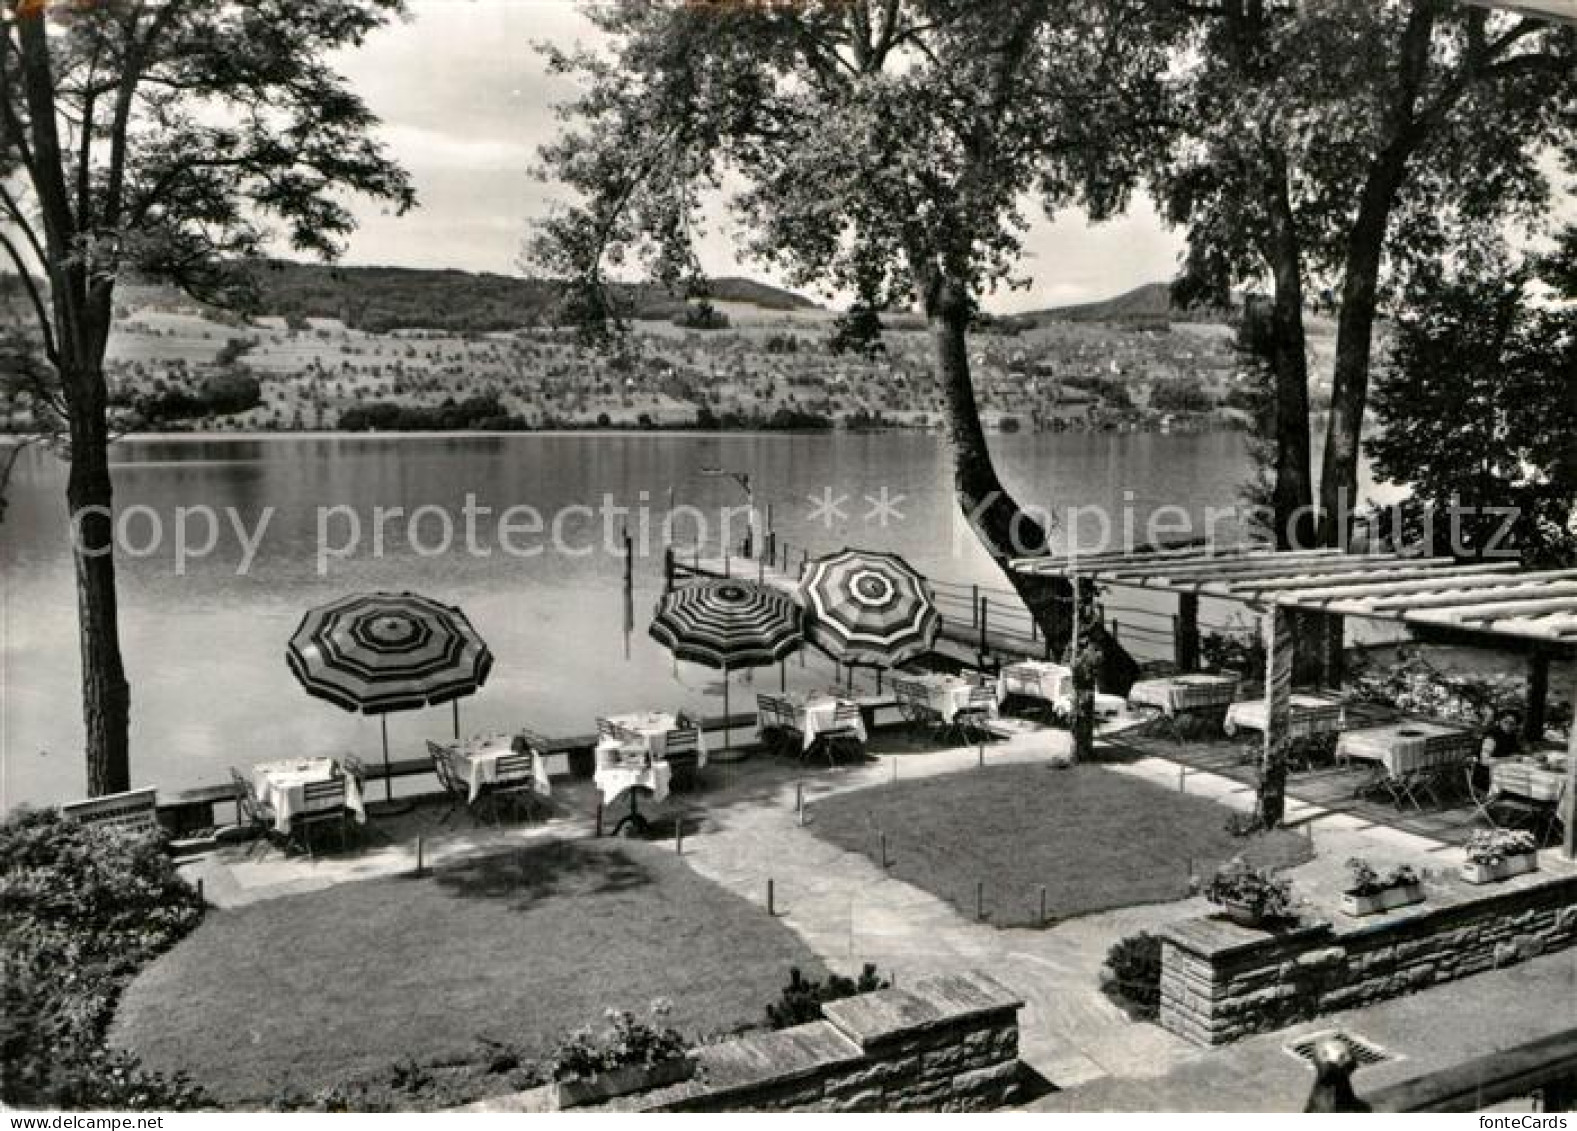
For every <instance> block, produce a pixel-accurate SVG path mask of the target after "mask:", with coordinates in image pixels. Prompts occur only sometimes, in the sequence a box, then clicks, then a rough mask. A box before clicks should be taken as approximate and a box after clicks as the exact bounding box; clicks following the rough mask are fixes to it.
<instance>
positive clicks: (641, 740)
mask: <svg viewBox="0 0 1577 1131" xmlns="http://www.w3.org/2000/svg"><path fill="white" fill-rule="evenodd" d="M608 721H609V722H610V723H613V724H614V725H615V726H617V727H619V728H620V729H621V730H623V731H627V732H629V733H630V734H631V735H634V736H635V737H634V739H633V740H632V739H620V738H618V737H616V736H612V735H604V736H603V737H602V738H600V739H598V741H597V752H598V754H599V755H600V754H601V753H602V752H603V751H605V750H615V749H625V748H629V749H634V750H638V751H640V752H641V753H643V754H650V755H651V756H652V760H653V761H661V760H662V759H663V758H664V757H666V755H667V752H668V735H669V734H670V733H671V732H673V731H675V730H678V729H679V716H678V715H676V714H675V713H674V712H672V711H633V712H631V713H630V714H627V715H610V716H609V717H608ZM599 764H600V761H599ZM696 764H697V765H698V766H702V767H704V766H705V765H706V735H705V734H704V733H697V734H696Z"/></svg>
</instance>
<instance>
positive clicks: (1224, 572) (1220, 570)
mask: <svg viewBox="0 0 1577 1131" xmlns="http://www.w3.org/2000/svg"><path fill="white" fill-rule="evenodd" d="M1433 560H1442V559H1433ZM1450 560H1451V559H1449V558H1446V559H1443V561H1444V562H1450ZM1394 568H1396V561H1395V559H1392V558H1383V559H1375V561H1374V563H1373V564H1372V565H1370V564H1367V563H1366V562H1365V561H1364V560H1363V559H1355V558H1343V557H1324V558H1293V557H1287V556H1284V555H1279V554H1278V555H1276V556H1275V557H1266V558H1263V559H1254V560H1249V559H1243V560H1239V561H1233V562H1190V563H1188V564H1187V565H1179V566H1176V567H1172V568H1167V569H1150V568H1139V569H1128V568H1126V567H1125V568H1122V569H1109V570H1101V571H1098V572H1095V573H1092V574H1091V576H1093V577H1095V578H1097V579H1100V578H1109V579H1111V580H1114V581H1117V580H1121V579H1123V578H1126V577H1130V576H1148V577H1155V578H1159V579H1162V580H1171V581H1176V580H1185V579H1188V578H1194V577H1202V578H1207V579H1210V580H1213V581H1215V582H1217V583H1219V584H1221V585H1228V584H1231V583H1233V582H1239V581H1248V580H1251V579H1255V578H1263V579H1267V580H1269V579H1285V580H1288V581H1292V580H1296V579H1297V578H1300V577H1310V578H1316V577H1323V576H1326V575H1329V574H1338V573H1362V572H1366V571H1378V570H1383V569H1394Z"/></svg>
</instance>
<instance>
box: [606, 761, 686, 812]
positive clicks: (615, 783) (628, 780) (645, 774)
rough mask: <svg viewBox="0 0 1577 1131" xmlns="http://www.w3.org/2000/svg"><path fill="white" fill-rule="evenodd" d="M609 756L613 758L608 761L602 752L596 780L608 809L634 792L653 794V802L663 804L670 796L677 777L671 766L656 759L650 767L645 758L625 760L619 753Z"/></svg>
mask: <svg viewBox="0 0 1577 1131" xmlns="http://www.w3.org/2000/svg"><path fill="white" fill-rule="evenodd" d="M606 753H607V754H610V755H612V757H611V758H610V759H609V760H607V761H604V752H601V751H599V753H598V756H597V772H596V774H595V776H594V777H593V778H592V780H593V781H594V782H595V783H596V785H597V792H598V793H600V794H602V803H603V804H604V805H611V804H612V803H613V802H614V800H615V799H617V798H618V797H619V796H620V795H622V794H624V793H626V792H628V791H629V790H632V789H644V790H648V791H650V793H651V795H652V800H653V801H662V800H663V799H664V798H666V797H667V796H668V782H669V779H670V778H672V777H673V767H672V766H670V765H669V764H668V763H667V762H664V761H662V760H661V759H659V758H654V759H653V760H652V761H651V763H650V764H647V762H646V759H645V757H644V756H641V757H639V758H637V757H633V756H625V757H623V758H621V757H620V756H619V753H618V751H608V752H606Z"/></svg>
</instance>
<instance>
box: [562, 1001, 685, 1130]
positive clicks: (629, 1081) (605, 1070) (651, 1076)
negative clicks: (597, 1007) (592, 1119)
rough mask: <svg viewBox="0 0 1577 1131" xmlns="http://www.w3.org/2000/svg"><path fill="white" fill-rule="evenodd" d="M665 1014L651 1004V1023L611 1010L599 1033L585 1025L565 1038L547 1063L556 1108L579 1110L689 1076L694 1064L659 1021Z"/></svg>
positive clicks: (664, 1009) (659, 1006)
mask: <svg viewBox="0 0 1577 1131" xmlns="http://www.w3.org/2000/svg"><path fill="white" fill-rule="evenodd" d="M669 1009H670V1006H669V1005H668V1003H666V1002H663V1001H656V1002H653V1003H652V1007H651V1017H652V1020H651V1021H643V1020H641V1019H640V1018H638V1017H636V1016H635V1014H633V1013H630V1012H629V1011H627V1010H619V1009H610V1010H608V1011H607V1013H606V1014H605V1016H606V1018H607V1021H608V1024H607V1026H606V1027H605V1028H603V1029H602V1030H601V1031H600V1032H599V1031H596V1030H593V1029H592V1028H590V1027H589V1026H588V1027H587V1028H583V1029H578V1030H576V1031H575V1032H573V1033H571V1034H570V1035H569V1036H568V1037H567V1038H565V1040H564V1041H563V1043H561V1044H560V1045H559V1047H558V1048H557V1049H555V1050H554V1052H553V1054H552V1056H551V1057H550V1058H549V1062H550V1065H551V1068H552V1077H553V1100H554V1103H555V1105H556V1106H557V1107H558V1108H559V1109H561V1110H562V1109H565V1108H572V1107H582V1106H584V1105H586V1104H593V1103H600V1102H602V1101H604V1100H609V1099H612V1098H613V1097H615V1096H624V1095H629V1094H630V1093H631V1092H646V1091H650V1090H651V1089H653V1088H662V1087H666V1086H667V1085H669V1084H677V1083H679V1082H680V1081H681V1080H688V1079H689V1078H690V1077H691V1076H692V1075H694V1073H695V1060H694V1059H693V1058H692V1057H691V1056H690V1052H689V1048H688V1047H687V1045H686V1042H685V1039H684V1037H682V1036H681V1035H680V1034H679V1033H677V1032H675V1031H674V1030H673V1029H670V1028H668V1027H667V1026H665V1025H663V1024H662V1022H661V1018H662V1017H663V1016H665V1015H666V1014H667V1013H668V1012H669Z"/></svg>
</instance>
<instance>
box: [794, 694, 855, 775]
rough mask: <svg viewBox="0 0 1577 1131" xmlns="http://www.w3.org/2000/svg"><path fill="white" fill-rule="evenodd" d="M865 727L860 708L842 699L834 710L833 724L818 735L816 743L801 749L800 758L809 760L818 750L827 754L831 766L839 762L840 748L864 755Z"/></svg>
mask: <svg viewBox="0 0 1577 1131" xmlns="http://www.w3.org/2000/svg"><path fill="white" fill-rule="evenodd" d="M863 729H864V722H863V720H862V719H861V718H860V708H859V707H858V706H857V705H856V704H854V703H847V702H845V701H843V700H842V699H840V700H838V705H837V706H836V707H834V708H833V711H832V725H831V726H830V727H828V728H827V729H826V730H824V731H822V732H821V733H820V734H818V735H817V736H816V741H815V743H814V744H812V745H811V746H810V747H809V748H808V749H804V750H802V751H801V753H800V760H801V761H805V760H808V759H809V758H810V756H811V755H812V754H814V753H815V752H816V751H817V750H820V751H822V752H823V753H825V754H826V755H827V765H828V766H829V767H830V766H834V765H836V764H837V761H838V751H840V750H844V749H848V750H851V751H852V752H853V754H854V755H855V756H857V757H863V756H864V754H865V740H864V739H863V738H861V737H860V732H861V731H862V730H863Z"/></svg>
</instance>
